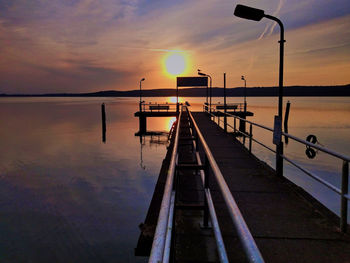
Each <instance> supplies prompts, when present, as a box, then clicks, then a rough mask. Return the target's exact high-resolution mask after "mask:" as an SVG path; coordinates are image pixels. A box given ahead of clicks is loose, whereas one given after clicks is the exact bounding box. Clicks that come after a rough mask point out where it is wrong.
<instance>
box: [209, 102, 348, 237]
mask: <svg viewBox="0 0 350 263" xmlns="http://www.w3.org/2000/svg"><path fill="white" fill-rule="evenodd" d="M203 109H204V111H205V112H206V113H208V114H209V115H210V117H211V118H213V121H214V122H215V118H217V120H218V125H219V126H220V115H221V116H225V115H226V117H233V118H234V121H233V126H232V125H230V124H229V123H228V122H227V121H226V122H225V123H224V126H227V127H230V128H231V129H232V130H233V132H234V133H237V134H240V135H242V136H243V140H244V141H243V143H242V144H244V145H245V138H248V140H249V143H248V147H247V148H248V150H249V152H250V153H251V151H252V142H253V141H254V142H256V143H257V144H259V145H261V146H263V147H264V148H266V149H268V150H269V151H271V152H273V153H275V154H276V155H277V153H276V151H275V150H273V149H272V148H271V147H269V146H267V145H265V144H264V143H262V142H260V141H258V140H257V139H255V138H254V137H253V126H256V127H259V128H262V129H263V130H266V131H270V132H272V133H273V131H274V130H273V129H272V128H269V127H267V126H264V125H261V124H258V123H255V122H252V121H248V120H246V119H244V118H241V117H238V116H235V115H233V114H230V113H225V112H223V111H220V114H217V112H218V110H216V109H213V108H212V109H211V112H210V109H208V107H203ZM237 120H239V121H240V122H244V123H245V124H249V133H248V132H246V131H242V130H240V129H237V124H236V121H237ZM227 127H224V129H225V130H227ZM282 136H285V137H287V138H289V139H291V140H294V141H296V142H298V143H301V144H303V145H305V146H307V147H310V148H313V149H316V150H319V151H321V152H324V153H326V154H328V155H331V156H334V157H336V158H338V159H340V160H342V161H343V163H342V180H341V188H340V189H339V188H338V187H336V186H334V185H332V184H331V183H329V182H327V181H326V180H324V179H322V178H321V177H319V176H317V175H316V174H314V173H313V172H311V171H308V170H307V169H305V168H303V167H301V166H300V165H299V164H297V163H296V162H295V161H293V160H291V159H290V158H288V157H287V156H286V155H284V154H282V155H280V156H281V157H282V158H283V159H284V160H286V161H287V162H289V163H290V164H292V165H293V166H295V167H296V168H298V169H299V170H301V171H302V172H303V173H305V174H307V175H308V176H310V177H311V178H313V179H315V180H316V181H318V182H320V183H321V184H323V185H324V186H326V187H327V188H329V189H330V190H332V191H333V192H335V193H337V194H338V195H340V199H341V204H340V230H341V231H342V232H347V218H348V211H347V210H348V200H350V195H349V162H350V157H349V156H345V155H343V154H340V153H337V152H335V151H333V150H330V149H327V148H325V147H323V146H321V145H317V144H314V143H311V142H308V141H306V140H303V139H300V138H298V137H296V136H293V135H291V134H288V133H285V132H282Z"/></svg>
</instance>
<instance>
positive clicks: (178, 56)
mask: <svg viewBox="0 0 350 263" xmlns="http://www.w3.org/2000/svg"><path fill="white" fill-rule="evenodd" d="M163 64H164V70H165V73H166V74H167V75H168V76H170V77H175V76H179V75H181V74H183V73H185V72H186V70H187V68H188V58H187V56H186V54H185V53H184V52H170V53H168V54H167V55H166V56H165V58H164V63H163Z"/></svg>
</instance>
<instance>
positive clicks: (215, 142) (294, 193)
mask: <svg viewBox="0 0 350 263" xmlns="http://www.w3.org/2000/svg"><path fill="white" fill-rule="evenodd" d="M182 115H183V116H182V117H181V120H180V126H179V128H180V131H179V142H178V164H177V165H178V169H177V172H176V176H175V179H174V185H175V186H174V189H176V198H175V208H174V227H173V231H172V232H173V234H172V243H171V257H170V259H171V260H170V261H171V262H219V255H218V250H217V243H216V241H215V237H214V234H213V228H210V227H209V228H208V227H205V223H204V221H203V215H204V214H205V213H206V212H207V211H206V208H205V207H206V200H205V190H204V187H203V179H202V178H201V176H200V173H199V172H198V169H200V166H198V165H197V167H195V165H194V164H195V163H196V160H195V159H196V156H198V154H199V156H200V157H201V159H202V162H203V163H204V162H205V159H206V158H204V148H203V146H202V147H201V146H200V145H199V147H198V148H197V149H198V154H196V150H195V147H194V144H193V141H194V138H193V132H192V131H193V130H192V129H191V127H190V126H189V125H190V124H189V123H190V121H189V120H190V118H189V116H187V115H188V113H184V114H182ZM192 116H193V119H194V120H195V122H196V124H197V125H198V128H199V130H200V131H201V133H202V136H203V138H204V140H205V141H206V143H207V146H208V147H209V149H210V151H211V153H212V155H213V157H214V159H215V160H216V163H217V166H218V168H219V169H220V171H221V173H222V175H223V177H224V179H225V181H226V184H227V186H228V188H229V191H230V193H231V194H232V196H233V198H234V199H235V201H236V203H237V206H238V208H239V210H240V213H241V214H242V216H243V218H244V220H245V222H246V224H247V226H248V228H249V230H250V233H251V235H252V236H253V238H254V240H255V242H256V245H257V247H258V249H259V250H260V252H261V255H262V257H263V258H264V260H265V262H350V236H349V234H345V233H342V232H340V230H339V227H338V226H339V218H338V217H337V216H336V215H334V214H333V213H332V212H331V211H329V210H328V209H327V208H326V207H324V206H323V205H322V204H321V203H320V202H318V201H317V200H316V199H314V198H313V197H312V196H311V195H309V194H308V193H306V192H305V191H304V190H303V189H301V188H300V187H298V186H296V185H295V184H293V183H292V182H290V181H289V180H288V179H286V178H284V177H278V176H277V175H276V173H275V171H274V170H273V169H272V168H271V167H269V166H268V165H267V164H265V163H264V162H262V161H260V160H259V159H257V158H256V157H255V156H254V155H252V154H251V153H249V152H248V150H247V149H246V148H244V147H243V146H242V145H241V144H240V143H239V142H238V141H237V140H236V138H235V137H234V135H232V134H229V133H226V132H224V130H223V129H222V128H220V127H219V126H218V125H217V124H216V123H214V122H213V121H211V120H210V118H209V116H208V114H206V113H204V112H193V113H192ZM174 138H175V136H172V140H174ZM173 144H174V142H173V141H172V142H171V144H170V147H169V151H168V153H167V156H166V158H165V159H164V161H163V166H162V169H161V172H160V176H159V179H158V182H157V186H156V188H155V192H154V196H153V199H152V202H151V205H150V208H149V211H148V215H147V217H146V220H145V222H144V224H143V225H142V227H143V228H142V227H141V235H140V239H139V243H138V249H136V251H139V252H140V251H142V253H139V255H141V254H143V255H144V256H146V255H148V254H149V252H150V249H151V240H152V239H153V235H154V231H155V228H156V225H157V219H158V216H157V215H158V213H159V210H160V204H161V200H160V199H161V198H162V196H163V193H164V186H165V184H166V177H167V176H168V173H167V169H168V168H169V163H170V160H171V155H170V154H169V152H171V151H172V147H173ZM186 167H187V168H186ZM180 168H181V169H180ZM208 184H209V188H210V192H211V196H212V201H213V204H214V207H215V212H216V215H217V219H218V223H219V226H220V229H221V234H222V238H223V240H224V244H225V245H224V246H225V248H226V252H227V257H228V261H229V262H249V258H247V256H246V254H245V253H244V249H243V247H242V245H241V242H240V239H239V238H238V236H239V235H238V233H237V231H236V228H235V227H234V226H233V224H232V219H231V218H232V216H230V214H229V212H228V209H227V206H226V204H225V202H224V198H223V195H222V192H221V191H220V187H219V185H218V181H217V179H216V178H215V177H214V175H213V170H212V168H210V169H209V171H208ZM209 226H210V224H209ZM145 235H146V236H147V238H146V239H147V242H148V245H146V246H143V245H144V244H145V243H143V241H142V240H143V239H145V237H144V236H145Z"/></svg>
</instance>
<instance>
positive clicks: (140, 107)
mask: <svg viewBox="0 0 350 263" xmlns="http://www.w3.org/2000/svg"><path fill="white" fill-rule="evenodd" d="M144 80H145V78H142V79H141V80H140V112H141V104H142V93H141V92H142V91H141V83H142V81H144Z"/></svg>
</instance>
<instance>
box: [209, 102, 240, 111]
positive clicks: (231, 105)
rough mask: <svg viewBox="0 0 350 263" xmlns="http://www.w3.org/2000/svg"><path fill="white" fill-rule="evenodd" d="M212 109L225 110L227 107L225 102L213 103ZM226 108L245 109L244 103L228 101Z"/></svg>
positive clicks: (232, 109) (233, 109)
mask: <svg viewBox="0 0 350 263" xmlns="http://www.w3.org/2000/svg"><path fill="white" fill-rule="evenodd" d="M205 106H206V107H209V105H207V104H205V103H204V104H203V108H204V107H205ZM211 106H212V111H215V110H223V109H225V104H224V103H215V104H214V103H212V104H211ZM226 110H227V111H244V103H226Z"/></svg>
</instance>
